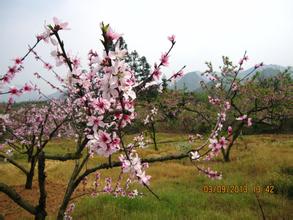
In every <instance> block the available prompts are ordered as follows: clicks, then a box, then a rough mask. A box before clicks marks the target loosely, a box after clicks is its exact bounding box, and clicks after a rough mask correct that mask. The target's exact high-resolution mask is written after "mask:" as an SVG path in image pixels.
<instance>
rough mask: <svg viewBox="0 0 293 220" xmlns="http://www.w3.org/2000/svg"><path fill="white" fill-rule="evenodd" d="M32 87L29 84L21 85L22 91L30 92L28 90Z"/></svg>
mask: <svg viewBox="0 0 293 220" xmlns="http://www.w3.org/2000/svg"><path fill="white" fill-rule="evenodd" d="M32 89H33V88H32V87H31V86H30V85H29V84H27V83H26V84H24V87H23V91H24V92H30V91H32Z"/></svg>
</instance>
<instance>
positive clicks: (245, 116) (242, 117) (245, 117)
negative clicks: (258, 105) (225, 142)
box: [236, 115, 247, 121]
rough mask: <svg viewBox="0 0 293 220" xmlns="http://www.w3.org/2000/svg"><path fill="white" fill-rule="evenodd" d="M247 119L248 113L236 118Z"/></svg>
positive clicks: (239, 119) (238, 119)
mask: <svg viewBox="0 0 293 220" xmlns="http://www.w3.org/2000/svg"><path fill="white" fill-rule="evenodd" d="M245 119H247V115H242V116H240V117H238V118H236V120H237V121H243V120H245Z"/></svg>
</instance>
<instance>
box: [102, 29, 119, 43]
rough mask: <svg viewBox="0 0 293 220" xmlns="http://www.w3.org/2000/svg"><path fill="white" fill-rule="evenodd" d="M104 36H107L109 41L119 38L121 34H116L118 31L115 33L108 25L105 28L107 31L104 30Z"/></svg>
mask: <svg viewBox="0 0 293 220" xmlns="http://www.w3.org/2000/svg"><path fill="white" fill-rule="evenodd" d="M106 36H107V37H108V38H109V39H110V40H111V41H113V40H117V39H119V38H120V37H121V36H122V35H121V34H118V33H116V32H114V31H113V30H112V28H111V27H109V28H108V30H107V32H106Z"/></svg>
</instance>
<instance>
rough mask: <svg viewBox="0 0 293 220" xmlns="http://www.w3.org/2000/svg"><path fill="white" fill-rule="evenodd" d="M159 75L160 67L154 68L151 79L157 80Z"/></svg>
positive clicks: (160, 73)
mask: <svg viewBox="0 0 293 220" xmlns="http://www.w3.org/2000/svg"><path fill="white" fill-rule="evenodd" d="M161 75H162V72H161V71H160V69H159V68H155V70H154V72H153V73H152V76H153V79H154V80H159V79H160V76H161Z"/></svg>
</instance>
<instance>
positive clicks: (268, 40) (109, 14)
mask: <svg viewBox="0 0 293 220" xmlns="http://www.w3.org/2000/svg"><path fill="white" fill-rule="evenodd" d="M154 6H155V7H154ZM107 9H110V10H107ZM292 9H293V2H292V1H290V0H283V1H274V0H270V1H264V0H261V1H252V0H249V1H246V2H243V1H229V0H225V1H221V2H218V1H213V0H208V1H203V0H201V1H194V2H191V1H180V2H179V1H172V2H170V1H159V2H156V1H139V2H137V1H131V0H128V1H123V2H120V1H111V2H102V1H90V0H86V1H83V3H81V2H79V1H77V0H73V1H69V0H64V1H57V0H53V1H50V2H48V3H44V2H33V1H25V2H23V1H20V0H14V1H9V2H2V1H1V2H0V12H1V21H0V22H1V26H2V41H1V42H0V46H1V49H2V52H1V57H0V66H1V67H0V71H1V73H4V72H5V71H6V69H7V67H8V66H9V65H11V59H13V58H15V57H17V56H22V55H23V54H24V53H25V52H26V50H27V45H28V44H33V43H34V41H35V35H36V34H39V33H41V32H42V31H43V25H44V21H46V22H47V23H51V22H52V17H53V16H56V17H58V18H60V19H61V20H62V21H67V22H69V27H70V28H71V30H70V31H64V32H63V33H62V34H61V37H62V38H63V39H64V42H65V47H66V49H67V50H71V51H72V53H73V54H77V55H78V56H80V57H81V58H82V63H83V65H84V66H85V65H86V63H87V61H86V59H85V58H86V54H87V52H88V51H89V49H91V48H93V49H95V48H97V50H98V52H101V46H100V45H99V39H100V34H101V33H100V30H99V24H100V22H101V21H104V22H105V23H110V25H111V26H112V28H113V29H114V30H115V31H117V32H118V33H123V37H124V38H125V40H126V42H127V44H128V48H129V50H130V51H132V50H137V51H138V53H139V55H141V56H145V57H146V58H147V60H148V62H149V63H150V65H151V66H152V65H153V63H154V62H156V61H157V60H158V59H159V57H160V56H161V53H162V52H164V51H165V50H166V49H167V48H168V46H169V42H168V40H167V36H169V35H171V34H175V36H176V41H177V43H176V45H175V48H174V51H172V53H171V57H170V66H169V67H167V68H165V69H164V74H166V75H167V76H169V75H171V74H172V72H175V71H177V70H178V69H180V68H181V67H182V66H184V65H187V68H186V70H185V73H188V72H191V71H204V70H205V61H211V62H212V63H213V64H214V66H215V67H218V66H219V65H220V64H221V57H222V56H223V55H225V56H229V57H230V58H231V60H232V61H233V62H235V63H237V62H238V61H239V59H240V58H241V57H242V56H243V53H244V51H247V52H248V56H249V61H248V63H247V64H246V65H245V69H247V68H249V67H251V66H253V65H254V64H256V63H259V62H264V64H276V65H281V66H293V63H292V60H291V58H290V57H293V45H292V44H291V43H290V39H292V37H293V23H292V22H290V21H292V20H293V14H292V13H291V10H292ZM15 15H17V16H15ZM20 18H21V19H20ZM154 33H155V34H154ZM80 39H87V40H82V41H81V40H80ZM49 48H50V47H49ZM49 48H48V47H47V45H44V44H42V45H41V46H40V47H39V49H37V51H39V53H40V55H41V56H42V57H44V58H45V59H48V60H50V61H51V63H52V59H51V58H50V57H49V56H48V54H49V53H50V49H49ZM24 66H25V70H24V72H23V73H21V74H20V75H19V76H17V77H16V79H15V80H14V81H13V84H23V83H25V82H27V81H28V80H30V79H31V78H32V74H33V72H36V71H37V72H40V73H41V74H42V75H43V76H45V77H46V78H47V79H49V80H51V81H53V82H56V80H54V76H53V75H52V74H51V75H50V74H48V72H45V71H44V70H43V68H42V67H41V65H40V64H39V63H37V62H35V61H34V58H33V57H30V58H29V59H28V60H27V61H26V62H25V64H24ZM59 71H60V72H63V75H66V74H67V71H65V70H64V69H60V70H59ZM32 81H33V82H36V80H35V79H34V80H32ZM37 82H39V81H37ZM40 85H41V88H42V89H43V92H44V93H46V94H51V93H52V92H54V91H52V89H50V88H49V87H48V86H47V85H46V84H45V83H42V82H41V83H40Z"/></svg>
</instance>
